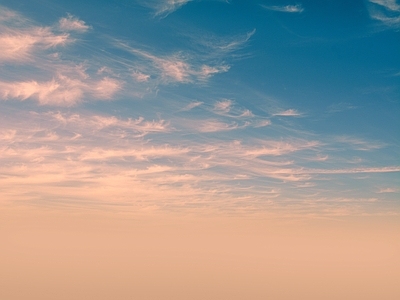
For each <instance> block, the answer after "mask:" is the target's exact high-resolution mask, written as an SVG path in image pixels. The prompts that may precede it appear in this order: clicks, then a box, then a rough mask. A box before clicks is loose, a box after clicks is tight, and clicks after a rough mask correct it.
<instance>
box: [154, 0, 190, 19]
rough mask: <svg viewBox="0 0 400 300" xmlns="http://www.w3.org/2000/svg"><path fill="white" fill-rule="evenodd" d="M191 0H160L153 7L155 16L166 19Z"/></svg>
mask: <svg viewBox="0 0 400 300" xmlns="http://www.w3.org/2000/svg"><path fill="white" fill-rule="evenodd" d="M190 1H192V0H160V1H157V4H156V5H155V7H154V8H155V10H156V13H155V14H156V16H161V17H166V16H168V15H169V14H171V13H173V12H174V11H176V10H177V9H179V8H180V7H182V6H184V5H185V4H187V3H189V2H190Z"/></svg>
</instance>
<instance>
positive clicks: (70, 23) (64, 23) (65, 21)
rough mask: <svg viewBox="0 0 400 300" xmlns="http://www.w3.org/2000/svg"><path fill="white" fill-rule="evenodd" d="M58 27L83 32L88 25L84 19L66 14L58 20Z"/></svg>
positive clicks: (63, 29)
mask: <svg viewBox="0 0 400 300" xmlns="http://www.w3.org/2000/svg"><path fill="white" fill-rule="evenodd" d="M58 23H59V28H60V30H62V31H78V32H85V31H87V30H88V29H89V28H90V27H89V26H88V25H86V24H85V22H84V21H82V20H79V19H78V18H76V17H74V16H72V15H68V16H67V17H65V18H61V19H60V20H59V21H58Z"/></svg>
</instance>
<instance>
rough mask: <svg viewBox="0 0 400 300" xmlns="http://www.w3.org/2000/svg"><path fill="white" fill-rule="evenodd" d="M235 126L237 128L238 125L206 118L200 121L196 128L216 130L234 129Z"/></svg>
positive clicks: (206, 130)
mask: <svg viewBox="0 0 400 300" xmlns="http://www.w3.org/2000/svg"><path fill="white" fill-rule="evenodd" d="M237 128H239V125H238V124H237V123H230V124H227V123H224V122H221V121H217V120H208V121H204V122H201V124H200V126H199V127H198V130H199V131H200V132H217V131H228V130H234V129H237Z"/></svg>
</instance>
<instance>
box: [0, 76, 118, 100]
mask: <svg viewBox="0 0 400 300" xmlns="http://www.w3.org/2000/svg"><path fill="white" fill-rule="evenodd" d="M121 85H122V83H121V82H119V81H117V80H116V79H112V78H108V77H104V78H102V79H99V80H91V79H83V78H81V77H80V76H75V77H71V76H66V75H62V74H58V76H57V77H56V78H53V79H51V80H49V81H36V80H31V81H20V82H4V81H0V97H1V98H2V99H3V100H11V99H17V100H22V101H24V100H27V99H34V100H37V101H38V102H39V104H41V105H59V106H72V105H75V104H77V103H78V102H80V101H82V100H83V97H84V96H89V97H91V98H93V99H99V100H106V99H110V98H111V97H112V96H113V95H114V94H115V93H116V92H117V91H118V90H119V89H120V88H121Z"/></svg>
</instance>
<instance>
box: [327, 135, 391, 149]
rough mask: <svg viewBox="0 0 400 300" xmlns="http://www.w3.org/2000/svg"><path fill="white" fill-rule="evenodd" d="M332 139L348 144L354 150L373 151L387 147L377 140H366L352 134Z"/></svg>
mask: <svg viewBox="0 0 400 300" xmlns="http://www.w3.org/2000/svg"><path fill="white" fill-rule="evenodd" d="M332 139H333V140H334V141H336V142H337V143H343V144H347V145H349V146H350V147H352V148H353V149H354V150H359V151H371V150H377V149H381V148H383V147H385V144H383V143H379V142H376V141H366V140H363V139H360V138H357V137H352V136H339V137H333V138H332Z"/></svg>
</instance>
